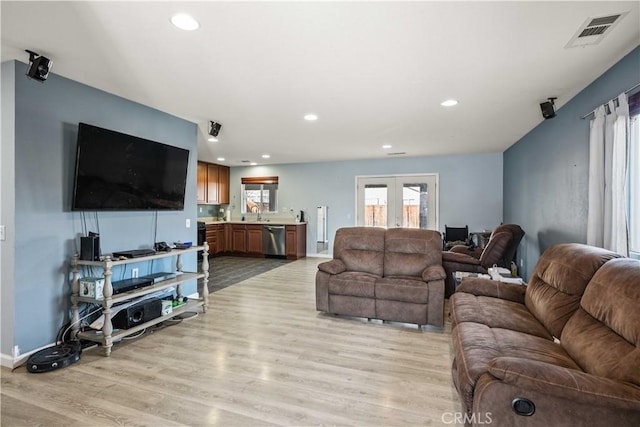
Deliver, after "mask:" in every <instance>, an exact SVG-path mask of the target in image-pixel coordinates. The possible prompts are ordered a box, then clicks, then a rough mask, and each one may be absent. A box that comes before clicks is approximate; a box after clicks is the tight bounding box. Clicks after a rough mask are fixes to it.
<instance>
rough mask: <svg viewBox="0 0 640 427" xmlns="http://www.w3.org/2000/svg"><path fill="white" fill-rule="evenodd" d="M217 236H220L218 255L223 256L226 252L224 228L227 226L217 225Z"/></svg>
mask: <svg viewBox="0 0 640 427" xmlns="http://www.w3.org/2000/svg"><path fill="white" fill-rule="evenodd" d="M216 228H217V229H216V234H217V236H218V242H217V243H218V247H217V250H216V252H215V253H216V254H222V253H224V251H225V247H226V244H225V235H224V234H225V233H224V228H225V224H217V225H216Z"/></svg>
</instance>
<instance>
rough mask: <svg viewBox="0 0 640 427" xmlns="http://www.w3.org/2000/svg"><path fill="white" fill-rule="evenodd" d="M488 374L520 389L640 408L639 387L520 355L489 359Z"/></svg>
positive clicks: (603, 404)
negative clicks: (520, 356) (519, 356)
mask: <svg viewBox="0 0 640 427" xmlns="http://www.w3.org/2000/svg"><path fill="white" fill-rule="evenodd" d="M489 373H490V374H491V375H493V376H494V377H496V378H498V379H500V380H502V381H503V382H505V383H507V384H511V385H513V386H515V387H518V388H521V389H525V390H532V391H536V392H539V393H543V394H547V395H550V396H555V397H558V398H562V399H567V400H574V401H578V402H583V403H585V404H593V405H597V406H607V407H614V408H619V409H624V410H632V411H640V387H638V386H634V385H632V384H630V383H625V382H621V381H615V380H611V379H608V378H604V377H598V376H595V375H591V374H588V373H586V372H582V371H576V370H574V369H568V368H564V367H562V366H557V365H552V364H550V363H546V362H539V361H534V360H528V359H522V358H518V357H497V358H495V359H493V360H492V361H490V362H489ZM525 397H526V396H525ZM534 403H535V402H534Z"/></svg>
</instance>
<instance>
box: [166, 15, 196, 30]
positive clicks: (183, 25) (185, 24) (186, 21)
mask: <svg viewBox="0 0 640 427" xmlns="http://www.w3.org/2000/svg"><path fill="white" fill-rule="evenodd" d="M171 23H172V24H173V25H175V26H176V27H178V28H180V29H181V30H185V31H193V30H197V29H198V28H200V24H198V21H196V20H195V19H194V18H193V16H191V15H187V14H186V13H177V14H175V15H173V16H172V17H171Z"/></svg>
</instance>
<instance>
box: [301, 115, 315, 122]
mask: <svg viewBox="0 0 640 427" xmlns="http://www.w3.org/2000/svg"><path fill="white" fill-rule="evenodd" d="M304 119H305V120H306V121H308V122H315V121H316V120H318V116H317V115H316V114H307V115H306V116H304Z"/></svg>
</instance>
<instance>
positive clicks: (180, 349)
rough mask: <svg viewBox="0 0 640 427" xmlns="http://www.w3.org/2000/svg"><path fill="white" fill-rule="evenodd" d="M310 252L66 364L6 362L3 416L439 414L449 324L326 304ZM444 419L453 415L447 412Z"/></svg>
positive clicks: (272, 419) (70, 421)
mask: <svg viewBox="0 0 640 427" xmlns="http://www.w3.org/2000/svg"><path fill="white" fill-rule="evenodd" d="M322 261H324V260H323V259H319V258H307V259H303V260H299V261H296V262H293V263H289V264H287V265H285V266H283V267H280V268H277V269H275V270H271V271H269V272H267V273H264V274H261V275H259V276H256V277H254V278H252V279H249V280H246V281H244V282H242V283H239V284H237V285H234V286H231V287H229V288H226V289H223V290H221V291H219V292H216V293H214V294H211V299H210V302H211V306H210V310H209V311H208V312H207V313H206V314H200V315H199V316H198V317H196V318H194V319H190V320H186V321H183V322H182V323H180V324H177V325H175V326H171V327H167V328H164V329H162V330H159V331H156V332H154V333H153V334H148V335H146V336H144V337H143V338H141V339H138V340H135V341H128V342H126V343H123V344H116V345H115V346H114V348H113V353H112V356H111V357H110V358H106V357H104V356H102V355H100V352H99V350H98V349H93V350H88V351H85V352H84V353H83V354H82V358H81V360H80V361H79V362H78V363H76V364H74V365H72V366H70V367H67V368H65V369H60V370H58V371H54V372H50V373H45V374H30V373H28V372H27V371H26V369H25V368H24V367H22V368H19V369H16V370H15V371H14V372H11V371H10V370H8V369H4V368H3V369H2V372H1V373H2V383H1V384H2V386H1V419H0V421H1V425H2V426H22V425H30V426H33V425H43V426H54V425H57V426H102V425H127V426H143V425H146V426H176V425H189V426H208V425H221V426H258V425H285V426H307V425H319V424H322V425H359V426H418V425H427V426H428V425H443V414H444V413H451V412H456V411H460V404H459V401H458V398H457V394H456V392H455V389H454V388H453V385H452V381H451V358H452V356H451V343H450V341H451V340H450V339H451V333H450V328H451V326H450V324H447V325H446V327H445V328H444V331H436V330H434V331H429V330H425V331H423V330H419V329H417V328H415V327H414V328H412V327H410V326H408V325H404V326H403V325H397V324H378V323H374V322H366V321H363V320H359V319H350V318H340V317H334V316H330V315H323V314H319V313H318V312H316V310H315V290H314V278H315V272H316V266H317V264H318V263H319V262H322ZM445 419H451V417H450V416H449V418H446V415H445Z"/></svg>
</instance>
